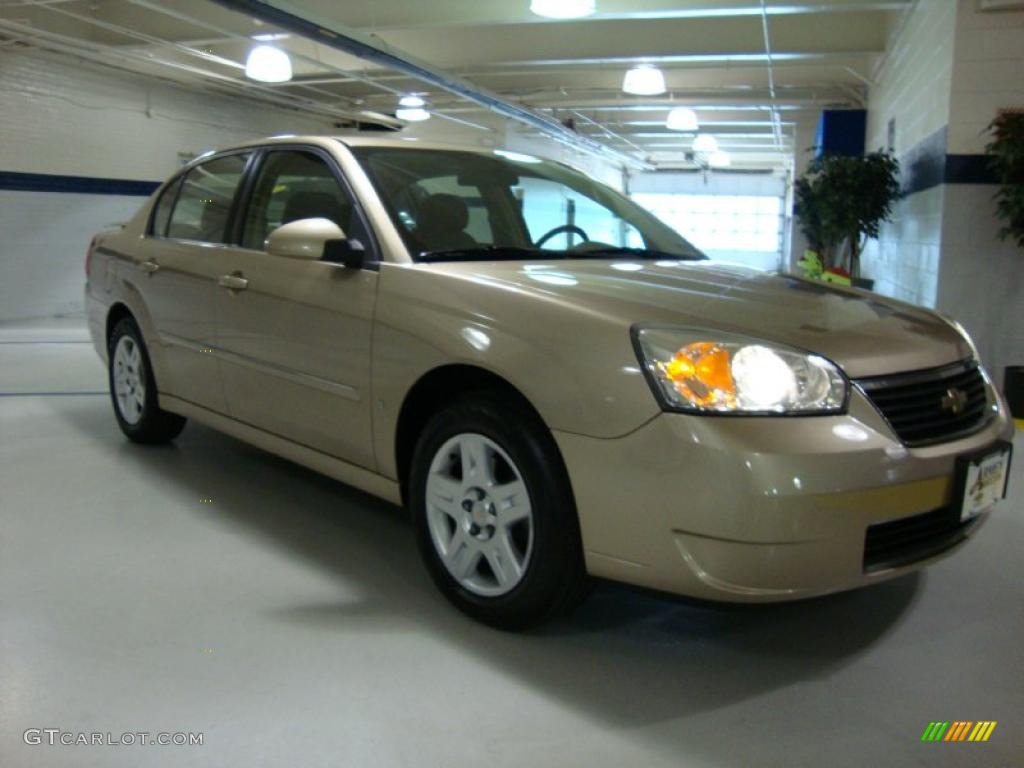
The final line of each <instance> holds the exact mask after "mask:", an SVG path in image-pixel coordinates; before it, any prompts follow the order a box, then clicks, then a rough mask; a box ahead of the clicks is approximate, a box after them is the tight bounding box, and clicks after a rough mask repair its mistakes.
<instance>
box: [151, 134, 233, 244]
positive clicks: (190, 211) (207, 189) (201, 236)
mask: <svg viewBox="0 0 1024 768" xmlns="http://www.w3.org/2000/svg"><path fill="white" fill-rule="evenodd" d="M248 159H249V155H248V154H238V155H227V156H226V157H218V158H216V159H214V160H210V161H209V162H206V163H203V164H202V165H197V166H196V167H195V168H193V169H192V170H191V171H189V172H188V174H187V175H186V176H185V179H184V182H183V184H182V187H181V193H180V194H179V195H178V202H177V204H176V205H175V206H174V211H173V212H172V213H171V218H170V223H169V226H168V227H167V237H173V238H180V239H182V240H196V241H199V242H202V243H223V242H224V230H225V229H226V227H227V223H228V214H229V213H230V212H231V203H232V201H233V200H234V198H235V191H236V190H237V189H238V182H239V181H240V180H241V178H242V171H244V170H245V162H246V160H248Z"/></svg>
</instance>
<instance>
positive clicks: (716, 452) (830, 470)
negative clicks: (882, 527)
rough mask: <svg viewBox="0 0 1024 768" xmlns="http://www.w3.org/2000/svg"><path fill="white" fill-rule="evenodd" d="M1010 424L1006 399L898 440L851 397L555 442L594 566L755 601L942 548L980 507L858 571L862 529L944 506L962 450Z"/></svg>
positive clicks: (827, 588) (834, 586)
mask: <svg viewBox="0 0 1024 768" xmlns="http://www.w3.org/2000/svg"><path fill="white" fill-rule="evenodd" d="M1012 433H1013V425H1012V422H1010V421H1009V419H1008V418H1007V417H1006V409H1005V407H1004V406H1003V405H1002V404H1000V407H999V413H998V414H997V415H996V416H995V417H994V418H993V419H992V420H991V421H990V422H989V423H988V424H987V425H986V426H985V427H984V428H983V429H982V430H980V431H979V432H976V433H975V434H972V435H970V436H968V437H965V438H962V439H959V440H956V441H955V442H949V443H943V444H939V445H932V446H928V447H923V448H906V447H904V446H903V445H902V444H901V443H900V442H899V441H898V439H897V438H896V437H895V435H893V433H892V431H891V430H890V429H889V427H888V425H887V424H886V423H885V422H884V420H883V419H882V418H881V417H880V416H879V415H878V413H877V412H876V411H875V410H874V409H873V408H872V407H871V406H870V405H869V404H868V403H866V402H865V401H860V400H856V399H855V400H852V401H851V411H850V413H849V414H846V415H841V416H818V417H793V418H746V417H742V418H730V417H707V416H704V417H701V416H688V415H684V414H675V413H664V414H661V415H660V416H658V417H656V418H655V419H653V420H652V421H650V422H648V423H647V424H646V425H644V426H643V427H641V428H640V429H638V430H636V431H634V432H632V433H630V434H628V435H626V436H625V437H621V438H618V439H613V440H606V439H596V438H590V437H584V436H581V435H576V434H570V433H565V432H556V433H555V438H556V440H557V442H558V445H559V447H560V449H561V452H562V455H563V457H564V459H565V462H566V465H567V468H568V470H569V476H570V478H571V481H572V485H573V491H574V493H575V497H576V504H577V508H578V510H579V516H580V525H581V531H582V535H583V545H584V550H585V557H586V564H587V569H588V571H589V572H590V573H591V574H592V575H594V576H599V577H603V578H608V579H613V580H615V581H621V582H626V583H630V584H636V585H639V586H643V587H649V588H653V589H658V590H663V591H668V592H674V593H678V594H683V595H689V596H693V597H698V598H705V599H712V600H723V601H730V602H753V601H770V600H787V599H795V598H801V597H810V596H813V595H820V594H825V593H828V592H835V591H839V590H844V589H850V588H854V587H858V586H863V585H867V584H872V583H875V582H878V581H882V580H885V579H888V578H892V577H894V576H898V575H900V574H902V573H905V572H907V571H911V570H915V569H917V568H920V567H922V566H923V565H926V564H928V563H930V562H933V561H935V560H937V559H940V558H941V557H944V556H946V555H948V554H950V553H951V552H952V551H954V550H955V549H956V548H958V546H959V545H960V544H961V543H962V542H963V540H964V539H965V538H967V537H969V536H971V535H973V533H974V532H975V531H976V530H977V529H978V528H979V527H980V525H981V524H983V522H984V519H985V518H986V517H987V514H985V515H982V516H981V517H979V518H977V519H976V520H975V521H973V522H972V523H970V524H968V525H966V526H964V527H963V528H962V529H961V532H962V535H960V536H954V537H951V538H948V539H947V541H946V544H947V546H946V547H945V548H944V549H943V550H942V551H941V552H932V553H926V554H925V555H924V556H923V557H921V558H920V559H916V560H915V561H914V562H911V563H906V564H899V565H894V566H892V567H878V566H877V565H876V566H874V567H872V568H866V567H865V538H866V535H867V529H868V527H869V526H873V525H876V524H879V523H884V522H888V521H893V520H897V519H901V518H907V517H911V516H916V515H923V514H925V513H931V512H934V511H935V510H939V509H942V508H947V509H948V508H950V506H951V505H952V504H953V503H954V502H953V500H952V495H953V485H954V464H955V460H956V457H957V456H958V455H961V454H965V453H971V452H974V451H977V450H978V449H982V448H985V447H986V446H988V445H991V444H993V443H995V442H996V441H998V440H1001V439H1007V438H1009V437H1011V436H1012ZM874 530H877V529H874Z"/></svg>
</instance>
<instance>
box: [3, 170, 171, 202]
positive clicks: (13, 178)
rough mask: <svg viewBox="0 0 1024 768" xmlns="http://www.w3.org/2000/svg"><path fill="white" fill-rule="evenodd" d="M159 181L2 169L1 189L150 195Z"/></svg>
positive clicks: (158, 184)
mask: <svg viewBox="0 0 1024 768" xmlns="http://www.w3.org/2000/svg"><path fill="white" fill-rule="evenodd" d="M160 183H161V182H159V181H132V180H131V179H103V178H98V177H95V176H58V175H56V174H51V173H17V172H15V171H0V190H4V189H6V190H16V191H19V192H75V193H78V194H85V195H136V196H140V197H148V196H149V195H151V194H152V193H153V190H154V189H156V188H157V187H159V186H160Z"/></svg>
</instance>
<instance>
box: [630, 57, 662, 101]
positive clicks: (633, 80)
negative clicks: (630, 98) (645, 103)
mask: <svg viewBox="0 0 1024 768" xmlns="http://www.w3.org/2000/svg"><path fill="white" fill-rule="evenodd" d="M622 90H623V91H625V92H626V93H633V94H636V95H637V96H658V95H660V94H662V93H664V92H665V75H663V74H662V72H661V70H660V69H658V68H657V67H654V66H652V65H650V64H640V65H639V66H636V67H633V68H632V69H631V70H629V71H628V72H626V76H625V77H624V78H623V80H622Z"/></svg>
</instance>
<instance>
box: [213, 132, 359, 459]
mask: <svg viewBox="0 0 1024 768" xmlns="http://www.w3.org/2000/svg"><path fill="white" fill-rule="evenodd" d="M249 186H250V190H249V191H248V192H247V194H246V197H247V202H246V203H245V204H244V210H243V212H242V213H241V215H240V216H239V222H238V226H237V228H236V233H235V239H236V242H237V244H236V246H235V247H231V248H228V249H226V250H225V260H224V262H223V264H224V271H223V273H222V275H223V278H225V280H224V282H226V283H228V284H229V285H233V286H234V287H224V288H220V289H219V290H218V291H217V321H218V340H217V343H218V346H219V348H220V357H221V368H222V371H223V376H224V387H225V391H226V394H227V401H228V407H229V410H230V414H231V416H232V417H233V418H235V419H238V420H239V421H242V422H245V423H247V424H250V425H252V426H255V427H259V428H260V429H263V430H265V431H268V432H271V433H273V434H276V435H280V436H282V437H286V438H288V439H290V440H292V441H294V442H298V443H301V444H303V445H305V446H308V447H310V448H313V449H315V450H318V451H322V452H324V453H328V454H331V455H333V456H336V457H339V458H342V459H344V460H346V461H349V462H351V463H353V464H358V465H360V466H362V467H365V468H367V469H371V470H372V469H373V468H374V467H375V460H374V455H373V447H372V439H371V438H372V434H371V423H370V335H371V329H372V321H373V308H374V303H375V301H376V295H377V271H376V263H375V262H376V261H377V256H376V248H375V245H374V242H373V238H372V235H371V233H370V231H369V228H368V225H367V224H366V219H365V217H364V216H363V214H362V212H361V211H360V209H359V207H358V205H357V203H356V201H355V199H354V197H353V195H352V194H351V193H350V191H349V189H348V186H347V184H346V183H345V181H344V179H343V177H342V176H341V172H340V170H339V169H338V168H337V166H336V165H335V163H334V161H333V159H332V158H331V157H330V156H329V155H328V154H327V153H326V152H324V151H323V150H320V149H317V148H314V147H294V148H280V149H278V148H274V149H267V150H264V152H263V153H262V155H261V157H260V159H259V162H258V164H257V166H256V168H255V171H254V175H253V179H252V181H251V183H250V185H249ZM316 217H324V218H328V219H331V220H332V221H334V222H335V223H336V224H338V226H340V227H341V228H342V230H343V231H344V232H345V234H346V235H347V237H348V247H350V248H355V249H362V250H363V251H364V255H365V261H366V264H367V266H366V267H365V268H363V269H349V268H346V267H344V266H342V265H341V264H340V263H334V262H331V261H326V260H321V261H304V260H299V259H289V258H283V257H280V256H271V255H269V254H268V253H267V252H266V251H265V250H264V243H265V240H266V238H267V236H268V235H269V234H270V233H271V232H272V231H273V230H274V229H276V228H277V227H279V226H281V225H282V224H287V223H289V222H291V221H296V220H299V219H305V218H316ZM227 278H230V280H228V279H227ZM240 286H244V287H240Z"/></svg>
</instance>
